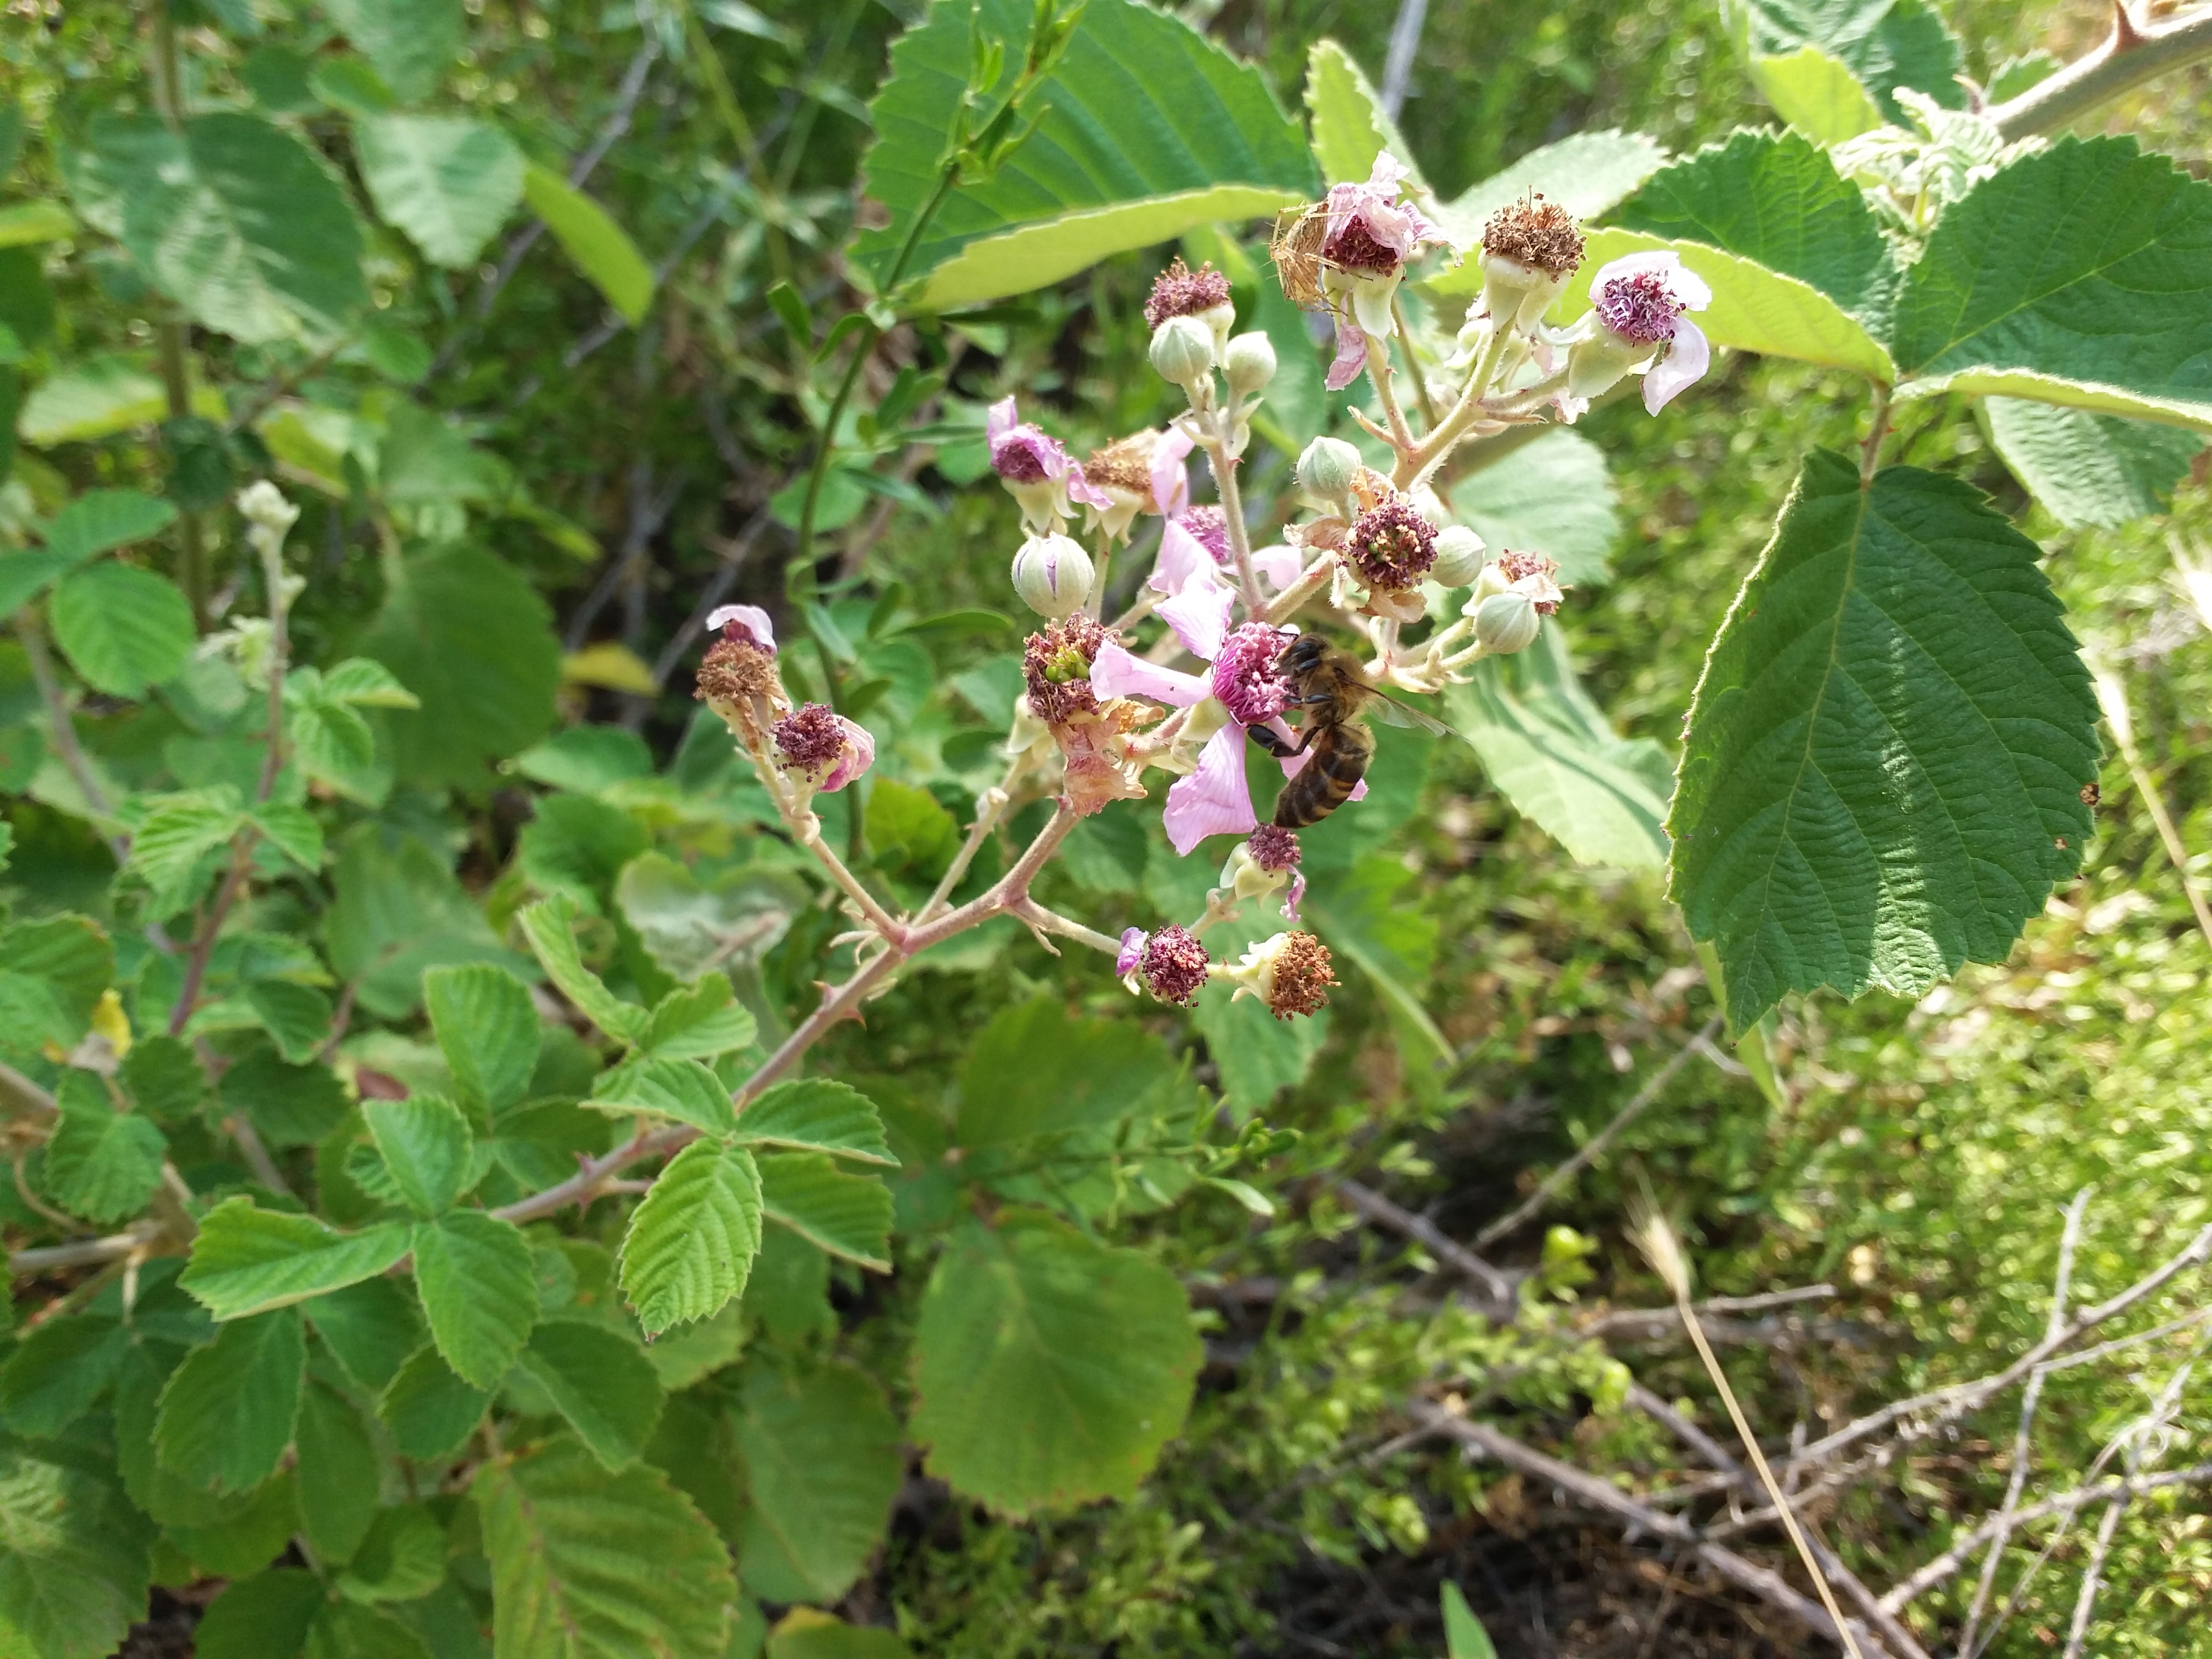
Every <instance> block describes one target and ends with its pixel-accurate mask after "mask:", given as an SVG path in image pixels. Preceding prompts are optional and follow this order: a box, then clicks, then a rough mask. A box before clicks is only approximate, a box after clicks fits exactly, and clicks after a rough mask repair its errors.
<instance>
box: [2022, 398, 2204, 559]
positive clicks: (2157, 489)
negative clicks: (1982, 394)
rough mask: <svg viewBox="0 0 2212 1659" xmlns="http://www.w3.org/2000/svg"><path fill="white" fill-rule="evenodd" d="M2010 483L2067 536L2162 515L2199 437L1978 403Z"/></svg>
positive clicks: (2082, 414) (2109, 418) (2062, 412)
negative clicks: (2013, 479)
mask: <svg viewBox="0 0 2212 1659" xmlns="http://www.w3.org/2000/svg"><path fill="white" fill-rule="evenodd" d="M1982 412H1983V414H1984V416H1986V417H1987V418H1988V421H1989V428H1990V441H1991V442H1992V443H1994V444H1995V445H1996V451H1997V453H1998V454H2000V455H2002V456H2003V457H2004V460H2005V465H2007V466H2008V467H2010V468H2011V469H2012V472H2013V477H2016V478H2018V479H2019V480H2020V481H2021V483H2023V484H2026V485H2027V488H2028V490H2029V492H2030V493H2031V494H2033V495H2034V497H2035V499H2036V500H2037V501H2040V502H2042V503H2043V505H2044V506H2045V507H2046V508H2047V509H2048V510H2049V511H2050V513H2051V517H2053V518H2054V519H2056V520H2058V522H2059V523H2061V524H2063V525H2064V526H2066V527H2067V528H2068V529H2069V530H2081V529H2085V528H2087V527H2088V526H2098V527H2100V528H2103V529H2106V530H2110V529H2115V528H2117V527H2118V526H2121V525H2124V524H2125V523H2127V522H2128V521H2129V520H2131V519H2142V518H2148V517H2149V516H2150V515H2151V514H2153V513H2163V512H2165V511H2166V506H2167V504H2168V502H2169V501H2172V496H2173V489H2174V486H2175V485H2176V484H2179V483H2180V482H2181V481H2182V480H2183V479H2184V478H2185V477H2188V476H2189V469H2190V465H2191V463H2192V462H2193V461H2195V460H2196V459H2197V454H2198V453H2199V452H2201V451H2202V450H2203V447H2204V437H2203V434H2202V433H2200V432H2191V431H2185V430H2182V429H2180V428H2174V427H2168V426H2153V425H2150V424H2148V422H2142V421H2129V420H2123V419H2121V418H2119V417H2118V416H2113V415H2093V414H2091V413H2089V412H2088V411H2087V410H2081V409H2063V408H2057V407H2054V406H2053V405H2051V404H2037V403H2029V402H2027V401H2026V400H2025V399H2022V398H1990V399H1989V400H1988V401H1987V402H1985V403H1984V404H1983V405H1982Z"/></svg>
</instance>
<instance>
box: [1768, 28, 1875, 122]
mask: <svg viewBox="0 0 2212 1659" xmlns="http://www.w3.org/2000/svg"><path fill="white" fill-rule="evenodd" d="M1751 78H1752V79H1753V80H1754V81H1756V82H1759V90H1760V91H1761V92H1763V93H1765V94H1766V101H1767V102H1768V103H1770V104H1771V105H1773V106H1774V112H1775V113H1776V114H1778V115H1779V116H1780V117H1781V118H1783V119H1784V120H1785V121H1787V122H1788V123H1789V124H1790V125H1791V126H1792V127H1794V128H1796V130H1797V131H1799V132H1802V133H1803V134H1804V135H1805V136H1806V137H1808V138H1810V139H1811V140H1812V141H1813V142H1814V143H1816V144H1840V143H1843V142H1844V139H1846V138H1856V137H1858V136H1859V134H1861V133H1863V132H1872V131H1874V130H1875V128H1876V127H1878V126H1880V125H1881V124H1882V117H1881V105H1880V104H1877V103H1876V102H1875V100H1874V94H1872V93H1870V92H1869V91H1868V90H1867V89H1866V83H1865V82H1863V81H1861V80H1860V79H1859V77H1858V76H1856V75H1854V74H1852V73H1851V70H1850V65H1849V64H1846V63H1844V60H1843V59H1842V58H1838V57H1836V56H1835V55H1834V54H1832V53H1831V52H1823V51H1821V50H1820V47H1818V46H1800V47H1798V48H1797V50H1796V51H1795V52H1786V53H1784V54H1783V55H1781V56H1779V57H1772V58H1767V57H1754V58H1752V60H1751Z"/></svg>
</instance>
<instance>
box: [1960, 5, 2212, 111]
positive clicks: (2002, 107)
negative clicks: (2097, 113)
mask: <svg viewBox="0 0 2212 1659" xmlns="http://www.w3.org/2000/svg"><path fill="white" fill-rule="evenodd" d="M2206 57H2212V6H2202V7H2195V8H2192V9H2190V10H2188V11H2186V12H2184V13H2183V14H2182V15H2179V16H2178V17H2175V18H2173V19H2172V20H2171V21H2167V22H2165V23H2162V24H2161V23H2151V24H2138V23H2136V21H2135V20H2134V19H2133V18H2132V17H2130V15H2128V10H2127V7H2126V6H2125V5H2124V3H2121V0H2114V4H2113V6H2112V33H2111V34H2110V35H2109V36H2108V37H2106V41H2105V44H2104V45H2103V46H2100V47H2098V48H2097V50H2096V51H2094V52H2091V53H2089V54H2088V55H2087V57H2084V58H2077V59H2075V61H2074V62H2073V63H2071V64H2068V65H2067V66H2066V67H2065V68H2064V69H2063V70H2059V71H2058V73H2057V74H2056V75H2053V76H2049V77H2048V78H2047V79H2045V80H2042V81H2039V82H2036V83H2035V85H2033V86H2032V87H2030V88H2028V89H2027V91H2026V92H2023V93H2022V94H2020V96H2019V97H2017V98H2014V99H2011V100H2008V101H2007V102H2005V103H2002V104H1999V105H1998V106H1996V108H1995V109H1992V110H1990V111H1988V112H1987V114H1988V116H1989V118H1990V121H1991V122H1992V123H1993V124H1994V125H1996V130H1997V131H1999V132H2000V133H2002V135H2003V136H2004V137H2006V138H2007V139H2016V138H2025V137H2029V136H2031V135H2033V134H2036V133H2046V132H2057V131H2061V130H2063V128H2065V127H2067V126H2069V125H2072V124H2073V123H2074V122H2075V121H2076V120H2078V119H2079V118H2081V117H2082V116H2084V115H2086V114H2087V113H2088V112H2090V111H2091V110H2093V109H2095V108H2096V107H2097V106H2099V105H2100V104H2106V103H2110V102H2111V101H2112V100H2113V99H2115V98H2118V97H2119V96H2121V95H2122V94H2125V93H2129V92H2132V91H2134V90H2135V88H2137V87H2139V86H2141V85H2142V84H2143V82H2146V81H2149V80H2153V79H2154V78H2156V77H2157V76H2161V75H2164V74H2165V73H2166V71H2167V70H2176V69H2179V68H2181V67H2182V66H2183V65H2184V64H2191V63H2194V62H2196V61H2197V59H2198V58H2206Z"/></svg>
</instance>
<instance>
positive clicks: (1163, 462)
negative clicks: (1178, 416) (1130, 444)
mask: <svg viewBox="0 0 2212 1659" xmlns="http://www.w3.org/2000/svg"><path fill="white" fill-rule="evenodd" d="M1194 447H1196V446H1195V445H1194V442H1193V441H1192V439H1191V435H1190V434H1189V433H1188V432H1185V431H1184V430H1183V429H1182V428H1181V427H1179V426H1170V428H1168V429H1167V430H1166V431H1165V432H1164V433H1162V434H1161V435H1160V441H1159V442H1158V443H1157V444H1155V445H1153V446H1152V505H1153V506H1155V507H1158V508H1159V510H1160V516H1161V517H1162V518H1164V519H1171V518H1173V517H1175V515H1176V513H1180V512H1182V510H1183V508H1184V507H1188V505H1189V504H1190V470H1189V469H1188V467H1186V466H1185V465H1183V459H1184V458H1185V457H1186V456H1188V454H1189V453H1190V452H1191V451H1192V449H1193V448H1194Z"/></svg>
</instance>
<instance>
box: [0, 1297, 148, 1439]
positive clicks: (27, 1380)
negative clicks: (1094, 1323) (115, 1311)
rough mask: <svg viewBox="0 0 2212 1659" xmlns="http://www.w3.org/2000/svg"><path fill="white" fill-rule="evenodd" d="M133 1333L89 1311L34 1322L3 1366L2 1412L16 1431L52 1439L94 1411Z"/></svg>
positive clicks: (0, 1372)
mask: <svg viewBox="0 0 2212 1659" xmlns="http://www.w3.org/2000/svg"><path fill="white" fill-rule="evenodd" d="M127 1344H128V1337H127V1335H126V1334H125V1331H124V1329H123V1328H122V1327H121V1326H119V1325H118V1324H117V1323H116V1322H114V1321H113V1320H112V1319H109V1318H106V1317H104V1316H96V1315H88V1314H79V1315H76V1316H74V1317H70V1318H64V1319H49V1320H48V1321H46V1323H45V1324H43V1325H37V1326H33V1328H31V1329H30V1330H28V1331H26V1332H25V1333H24V1334H23V1336H22V1340H21V1341H19V1342H17V1343H16V1344H15V1352H13V1353H11V1354H9V1356H8V1362H7V1364H5V1365H4V1366H0V1416H4V1419H5V1420H6V1422H7V1425H8V1431H9V1433H11V1434H19V1435H26V1436H28V1437H30V1438H32V1439H33V1440H51V1439H52V1438H53V1437H55V1436H56V1435H58V1434H59V1433H60V1432H61V1431H63V1430H64V1429H66V1428H67V1427H69V1425H70V1424H72V1423H74V1422H76V1420H77V1419H78V1418H80V1417H82V1416H83V1415H84V1414H85V1413H87V1412H88V1411H90V1410H91V1409H92V1405H93V1402H94V1401H95V1400H97V1399H99V1398H100V1395H102V1394H103V1393H105V1392H106V1389H107V1387H108V1385H109V1384H110V1383H113V1382H114V1381H115V1368H116V1366H117V1365H118V1364H119V1363H120V1362H121V1360H122V1358H123V1351H124V1349H125V1346H127Z"/></svg>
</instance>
